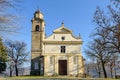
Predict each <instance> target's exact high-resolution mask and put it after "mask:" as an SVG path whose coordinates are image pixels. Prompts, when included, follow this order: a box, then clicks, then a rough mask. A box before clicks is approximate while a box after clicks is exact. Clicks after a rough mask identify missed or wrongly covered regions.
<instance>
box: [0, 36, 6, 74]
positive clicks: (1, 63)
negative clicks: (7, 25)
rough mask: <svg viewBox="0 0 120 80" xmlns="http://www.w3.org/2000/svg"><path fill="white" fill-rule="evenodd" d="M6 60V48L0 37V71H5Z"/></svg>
mask: <svg viewBox="0 0 120 80" xmlns="http://www.w3.org/2000/svg"><path fill="white" fill-rule="evenodd" d="M6 62H7V50H6V48H5V46H4V45H3V42H2V39H1V38H0V73H2V71H5V69H6V67H7V66H6Z"/></svg>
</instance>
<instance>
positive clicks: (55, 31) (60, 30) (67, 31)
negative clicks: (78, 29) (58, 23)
mask: <svg viewBox="0 0 120 80" xmlns="http://www.w3.org/2000/svg"><path fill="white" fill-rule="evenodd" d="M53 33H70V34H71V33H72V31H71V30H69V29H67V28H65V27H60V28H58V29H56V30H54V31H53Z"/></svg>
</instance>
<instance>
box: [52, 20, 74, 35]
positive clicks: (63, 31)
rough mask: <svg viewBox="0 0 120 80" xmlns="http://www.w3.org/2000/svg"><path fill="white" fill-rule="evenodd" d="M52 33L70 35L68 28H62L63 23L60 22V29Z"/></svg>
mask: <svg viewBox="0 0 120 80" xmlns="http://www.w3.org/2000/svg"><path fill="white" fill-rule="evenodd" d="M53 33H72V31H71V30H69V29H68V28H66V27H65V26H64V23H63V22H62V25H61V27H60V28H57V29H56V30H54V31H53Z"/></svg>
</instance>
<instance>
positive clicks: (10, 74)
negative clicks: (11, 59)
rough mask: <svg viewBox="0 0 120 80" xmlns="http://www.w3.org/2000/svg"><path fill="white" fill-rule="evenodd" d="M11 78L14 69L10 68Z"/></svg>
mask: <svg viewBox="0 0 120 80" xmlns="http://www.w3.org/2000/svg"><path fill="white" fill-rule="evenodd" d="M10 77H12V68H11V66H10Z"/></svg>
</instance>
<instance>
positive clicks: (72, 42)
mask: <svg viewBox="0 0 120 80" xmlns="http://www.w3.org/2000/svg"><path fill="white" fill-rule="evenodd" d="M43 43H44V44H82V41H43Z"/></svg>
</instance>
